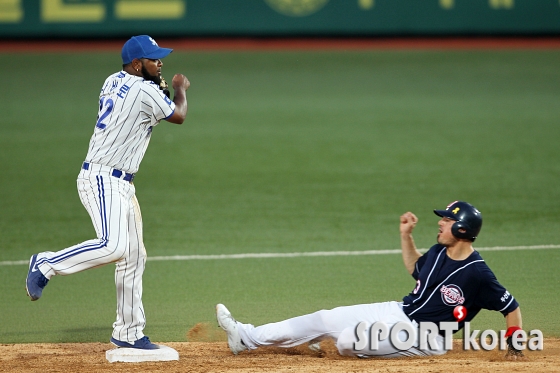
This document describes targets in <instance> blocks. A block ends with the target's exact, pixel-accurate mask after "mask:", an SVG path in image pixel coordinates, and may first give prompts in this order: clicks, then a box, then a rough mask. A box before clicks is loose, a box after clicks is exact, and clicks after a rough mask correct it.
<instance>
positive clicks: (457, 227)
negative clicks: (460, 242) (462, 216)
mask: <svg viewBox="0 0 560 373" xmlns="http://www.w3.org/2000/svg"><path fill="white" fill-rule="evenodd" d="M461 229H462V230H464V232H461ZM451 233H452V234H453V235H454V236H455V237H456V238H462V239H468V240H471V241H473V242H474V240H475V239H476V237H474V238H473V237H472V232H471V229H470V227H469V226H468V224H466V223H465V222H462V221H456V222H455V223H454V224H453V225H452V226H451Z"/></svg>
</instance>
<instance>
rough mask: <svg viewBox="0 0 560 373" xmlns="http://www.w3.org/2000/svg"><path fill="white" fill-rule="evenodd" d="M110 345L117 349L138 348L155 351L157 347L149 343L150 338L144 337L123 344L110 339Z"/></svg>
mask: <svg viewBox="0 0 560 373" xmlns="http://www.w3.org/2000/svg"><path fill="white" fill-rule="evenodd" d="M111 343H112V344H114V345H115V346H117V347H125V348H138V349H141V350H157V349H159V346H158V345H156V344H154V343H152V342H150V338H148V337H147V336H144V337H142V338H140V339H138V340H136V341H134V342H123V341H119V340H117V339H115V338H113V337H111Z"/></svg>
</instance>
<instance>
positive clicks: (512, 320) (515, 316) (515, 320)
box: [506, 307, 523, 329]
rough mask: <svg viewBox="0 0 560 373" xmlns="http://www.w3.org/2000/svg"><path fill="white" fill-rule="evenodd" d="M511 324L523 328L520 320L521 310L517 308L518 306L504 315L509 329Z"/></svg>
mask: <svg viewBox="0 0 560 373" xmlns="http://www.w3.org/2000/svg"><path fill="white" fill-rule="evenodd" d="M512 326H518V327H520V328H523V325H522V320H521V310H520V309H519V307H517V308H516V309H515V310H514V311H511V312H510V313H508V314H507V315H506V327H507V328H508V329H509V328H511V327H512Z"/></svg>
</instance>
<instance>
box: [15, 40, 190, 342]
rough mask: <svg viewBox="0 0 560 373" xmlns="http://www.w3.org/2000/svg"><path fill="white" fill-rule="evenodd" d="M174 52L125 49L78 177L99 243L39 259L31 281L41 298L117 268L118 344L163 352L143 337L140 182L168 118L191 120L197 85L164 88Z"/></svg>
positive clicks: (178, 78) (132, 45)
mask: <svg viewBox="0 0 560 373" xmlns="http://www.w3.org/2000/svg"><path fill="white" fill-rule="evenodd" d="M171 52H172V49H168V48H161V47H159V46H158V44H157V43H156V42H155V40H154V39H152V38H151V37H149V36H147V35H140V36H134V37H132V38H131V39H129V40H128V41H127V42H126V43H125V44H124V46H123V48H122V60H123V69H122V71H120V72H117V73H115V74H112V75H111V76H109V77H108V78H107V80H105V83H104V84H103V87H102V89H101V93H100V95H99V112H98V116H97V121H96V124H95V129H94V133H93V136H92V137H91V140H90V144H89V150H88V152H87V155H86V158H85V161H84V162H83V164H82V167H81V171H80V173H79V175H78V179H77V186H78V193H79V196H80V199H81V201H82V204H83V205H84V207H85V208H86V210H87V211H88V213H89V215H90V217H91V220H92V222H93V225H94V227H95V231H96V232H97V238H95V239H92V240H89V241H85V242H82V243H80V244H78V245H74V246H71V247H69V248H66V249H64V250H61V251H57V252H41V253H38V254H35V255H33V256H32V257H31V260H30V264H29V271H28V275H27V279H26V288H27V294H28V295H29V297H30V298H31V300H37V299H39V298H40V297H41V295H42V291H43V289H44V287H45V286H46V285H47V283H48V281H49V279H50V278H51V277H52V276H54V275H69V274H72V273H77V272H80V271H83V270H86V269H90V268H94V267H98V266H101V265H104V264H108V263H116V270H115V284H116V288H117V319H116V321H115V323H114V324H113V334H112V337H111V342H112V343H113V344H115V345H116V346H118V347H132V348H140V349H157V348H158V345H156V344H153V343H151V342H150V340H149V338H148V337H147V336H145V335H144V333H143V329H144V327H145V325H146V318H145V315H144V308H143V305H142V275H143V272H144V267H145V262H146V249H145V248H144V244H143V239H142V216H141V214H140V207H139V205H138V200H137V199H136V196H135V187H134V185H133V183H132V180H133V178H134V175H135V174H136V172H137V171H138V167H139V166H140V162H141V161H142V158H143V157H144V153H145V152H146V148H147V147H148V143H149V142H150V137H151V135H152V129H153V127H155V126H156V125H157V124H158V123H159V122H160V121H161V120H166V121H168V122H171V123H177V124H181V123H183V121H184V120H185V116H186V114H187V98H186V91H187V89H188V88H189V86H190V82H189V80H188V79H187V78H186V77H185V76H184V75H181V74H176V75H175V76H174V77H173V81H172V87H173V89H174V91H175V94H174V97H173V100H170V99H169V98H168V97H167V96H166V95H165V94H164V92H163V91H162V90H161V89H160V82H161V80H162V77H161V67H162V65H163V64H162V62H161V59H162V58H164V57H166V56H167V55H168V54H169V53H171Z"/></svg>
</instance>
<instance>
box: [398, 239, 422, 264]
mask: <svg viewBox="0 0 560 373" xmlns="http://www.w3.org/2000/svg"><path fill="white" fill-rule="evenodd" d="M401 249H402V257H403V262H404V266H405V268H406V270H407V271H408V273H410V274H412V273H413V272H414V265H415V264H416V262H417V261H418V259H419V258H420V257H421V256H422V254H421V253H420V252H419V251H418V250H417V249H416V244H415V243H414V239H413V238H412V235H411V234H408V233H401Z"/></svg>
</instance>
